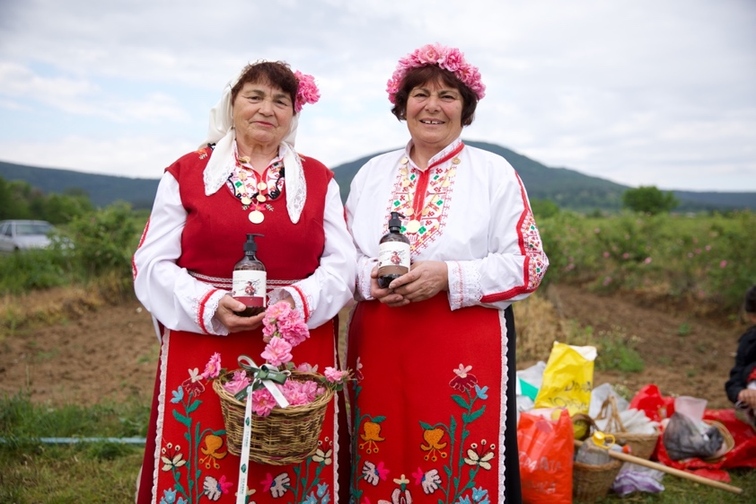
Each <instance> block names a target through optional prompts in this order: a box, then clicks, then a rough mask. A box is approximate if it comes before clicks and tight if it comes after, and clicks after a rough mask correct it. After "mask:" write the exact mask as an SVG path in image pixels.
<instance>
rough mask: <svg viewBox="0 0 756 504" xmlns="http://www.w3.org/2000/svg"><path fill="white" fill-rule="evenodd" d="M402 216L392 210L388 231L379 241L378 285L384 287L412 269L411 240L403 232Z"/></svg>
mask: <svg viewBox="0 0 756 504" xmlns="http://www.w3.org/2000/svg"><path fill="white" fill-rule="evenodd" d="M402 217H404V216H403V215H401V214H400V213H399V212H391V217H389V221H388V229H389V230H388V233H386V234H385V235H383V236H382V237H381V241H380V242H379V249H378V286H379V287H381V288H382V289H386V288H387V287H388V286H389V284H390V283H391V281H392V280H394V279H395V278H399V277H400V276H402V275H404V274H405V273H407V272H408V271H409V269H410V241H409V238H407V237H406V236H405V235H403V234H402Z"/></svg>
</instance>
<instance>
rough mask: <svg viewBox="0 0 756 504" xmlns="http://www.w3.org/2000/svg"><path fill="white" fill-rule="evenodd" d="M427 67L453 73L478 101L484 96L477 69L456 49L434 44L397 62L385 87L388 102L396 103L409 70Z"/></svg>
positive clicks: (483, 87)
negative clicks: (430, 66)
mask: <svg viewBox="0 0 756 504" xmlns="http://www.w3.org/2000/svg"><path fill="white" fill-rule="evenodd" d="M429 65H437V66H438V67H439V68H442V69H444V70H448V71H450V72H451V73H453V74H454V76H455V77H457V79H459V80H460V81H461V82H462V83H463V84H464V85H465V86H467V87H468V88H470V90H471V91H472V92H473V93H475V96H477V97H478V100H481V99H483V97H484V96H486V86H485V85H484V84H483V83H482V82H481V81H480V72H479V71H478V67H476V66H473V65H471V64H470V63H468V62H467V61H465V57H464V55H463V54H462V52H461V51H460V50H459V49H457V48H456V47H447V46H443V45H441V44H439V43H436V44H426V45H424V46H423V47H420V48H418V49H415V51H414V52H412V53H410V54H408V55H407V56H405V57H404V58H402V59H400V60H399V64H398V65H397V66H396V70H394V74H393V75H392V76H391V78H390V79H389V81H388V83H387V85H386V92H388V95H389V101H390V102H391V103H396V93H397V92H399V88H400V87H401V85H402V82H404V78H405V76H406V75H407V72H408V71H409V70H410V69H412V68H421V67H424V66H429Z"/></svg>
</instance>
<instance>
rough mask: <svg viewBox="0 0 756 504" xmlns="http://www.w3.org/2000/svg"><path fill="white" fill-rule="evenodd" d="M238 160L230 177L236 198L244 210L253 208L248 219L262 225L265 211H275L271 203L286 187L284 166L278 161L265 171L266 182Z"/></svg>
mask: <svg viewBox="0 0 756 504" xmlns="http://www.w3.org/2000/svg"><path fill="white" fill-rule="evenodd" d="M245 159H246V158H242V160H237V167H238V170H236V171H235V172H234V173H232V174H231V176H230V177H229V179H228V180H229V182H230V183H231V187H233V191H234V197H236V199H238V200H239V201H240V202H241V204H242V210H244V211H246V210H248V209H249V208H250V207H252V209H253V210H252V211H251V212H249V215H248V216H247V218H248V219H249V221H250V222H251V223H252V224H260V223H262V222H263V221H264V220H265V214H264V213H263V211H265V210H268V211H271V212H272V211H273V205H271V204H270V202H271V201H273V200H275V199H277V198H279V197H280V196H281V193H282V190H283V185H284V165H283V162H282V161H280V160H279V161H276V162H274V163H273V164H272V165H270V166H269V167H268V169H267V170H265V174H264V175H265V180H263V179H262V177H261V176H260V175H258V174H257V173H256V172H255V171H252V170H250V169H248V168H247V167H246V166H245V165H244V164H242V162H241V161H244V160H245Z"/></svg>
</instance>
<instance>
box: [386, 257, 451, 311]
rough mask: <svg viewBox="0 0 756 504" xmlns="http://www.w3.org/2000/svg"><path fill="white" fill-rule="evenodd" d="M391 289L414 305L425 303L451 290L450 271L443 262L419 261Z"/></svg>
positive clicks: (393, 282) (391, 285) (394, 281)
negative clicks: (440, 293) (442, 292)
mask: <svg viewBox="0 0 756 504" xmlns="http://www.w3.org/2000/svg"><path fill="white" fill-rule="evenodd" d="M389 288H390V289H393V291H394V292H395V293H396V294H401V295H402V296H403V297H404V299H407V300H409V301H411V302H413V303H416V302H418V301H425V300H426V299H430V298H432V297H433V296H435V295H436V294H438V293H439V292H441V291H445V290H448V289H449V271H448V269H447V267H446V263H445V262H443V261H418V262H416V263H412V267H411V268H410V271H409V273H405V274H404V275H402V276H400V277H399V278H397V279H395V280H393V281H392V282H391V283H390V284H389Z"/></svg>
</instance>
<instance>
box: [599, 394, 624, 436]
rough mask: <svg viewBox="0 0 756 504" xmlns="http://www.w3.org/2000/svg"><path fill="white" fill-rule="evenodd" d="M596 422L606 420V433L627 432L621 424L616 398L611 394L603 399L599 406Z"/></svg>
mask: <svg viewBox="0 0 756 504" xmlns="http://www.w3.org/2000/svg"><path fill="white" fill-rule="evenodd" d="M596 419H597V420H603V419H607V423H606V431H607V432H627V429H626V428H625V426H624V425H623V423H622V418H620V415H619V406H617V398H616V397H614V396H613V395H612V394H609V397H607V398H606V399H604V402H603V404H602V405H601V411H600V412H599V414H598V416H597V417H596Z"/></svg>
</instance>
